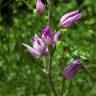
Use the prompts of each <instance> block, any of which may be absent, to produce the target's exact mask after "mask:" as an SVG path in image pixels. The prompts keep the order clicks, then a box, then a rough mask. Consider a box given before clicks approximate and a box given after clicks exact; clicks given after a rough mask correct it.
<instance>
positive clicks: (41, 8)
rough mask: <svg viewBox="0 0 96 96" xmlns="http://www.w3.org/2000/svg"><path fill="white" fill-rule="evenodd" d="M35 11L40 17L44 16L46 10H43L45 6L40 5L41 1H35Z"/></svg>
mask: <svg viewBox="0 0 96 96" xmlns="http://www.w3.org/2000/svg"><path fill="white" fill-rule="evenodd" d="M36 11H37V12H38V13H39V14H40V15H41V16H43V15H44V14H45V11H46V9H45V6H44V4H43V3H42V1H41V0H37V1H36Z"/></svg>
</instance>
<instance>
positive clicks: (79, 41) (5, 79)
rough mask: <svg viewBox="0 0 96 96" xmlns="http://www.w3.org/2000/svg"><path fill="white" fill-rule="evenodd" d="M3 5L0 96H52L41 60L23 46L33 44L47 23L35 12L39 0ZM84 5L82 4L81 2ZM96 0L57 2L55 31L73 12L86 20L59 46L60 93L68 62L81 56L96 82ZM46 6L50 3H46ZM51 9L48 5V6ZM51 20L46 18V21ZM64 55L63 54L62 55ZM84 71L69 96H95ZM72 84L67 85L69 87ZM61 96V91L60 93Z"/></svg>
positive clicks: (56, 61)
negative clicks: (34, 36)
mask: <svg viewBox="0 0 96 96" xmlns="http://www.w3.org/2000/svg"><path fill="white" fill-rule="evenodd" d="M8 1H10V2H9V3H7V1H6V0H1V1H0V11H1V12H0V50H1V51H0V96H46V94H47V96H51V93H50V88H49V85H48V83H47V78H46V76H45V73H43V71H41V69H42V61H41V59H38V60H36V59H34V58H32V57H31V56H30V55H29V54H28V53H27V52H26V50H25V49H24V48H23V46H22V43H23V42H26V43H29V44H31V38H32V36H33V35H34V33H37V34H39V35H40V34H41V29H42V28H43V27H45V22H42V18H41V17H39V16H38V14H37V13H36V12H35V0H13V1H12V0H8ZM81 1H82V2H81ZM94 2H95V0H69V1H67V0H64V1H63V0H55V3H54V6H53V10H54V9H55V10H54V13H53V16H52V17H53V18H52V19H53V20H54V23H53V24H52V26H53V28H56V25H57V24H58V22H59V19H60V17H61V16H62V15H63V14H64V13H66V12H68V11H72V10H77V9H80V10H81V12H82V15H83V16H82V19H81V21H80V22H79V23H77V24H75V25H74V26H72V27H70V28H69V29H67V30H63V31H62V32H63V34H64V35H66V32H67V31H68V35H67V38H64V37H62V38H61V40H62V41H63V44H62V43H61V42H58V44H57V47H56V49H57V52H56V53H55V56H54V61H53V64H54V65H55V66H56V67H55V68H54V65H53V70H57V71H55V72H54V73H53V77H54V78H55V79H54V81H55V83H56V86H57V87H56V88H57V89H59V87H60V85H59V83H60V79H61V75H62V71H63V68H64V66H65V65H66V64H67V62H70V61H71V59H72V58H76V57H78V56H80V57H81V58H82V63H83V64H84V65H85V66H86V68H87V69H88V71H89V72H91V73H92V75H93V76H94V77H95V78H96V64H95V62H96V52H95V48H96V32H95V30H96V26H95V25H96V20H95V15H96V12H95V9H96V3H94ZM45 3H46V2H45ZM46 7H47V4H46ZM47 18H48V17H47V16H45V17H44V19H45V21H46V20H47ZM61 50H62V51H63V52H62V51H61ZM93 84H94V83H93V82H92V80H91V79H90V78H88V76H86V74H85V73H84V72H83V71H82V70H81V71H80V72H79V74H78V75H77V76H76V78H75V81H74V80H73V83H72V86H71V88H72V89H70V90H69V91H71V93H70V92H69V95H68V96H72V95H71V94H73V95H74V96H77V95H78V96H95V95H96V91H95V89H96V85H95V86H93ZM67 85H68V83H67V84H66V87H67ZM58 92H59V90H58Z"/></svg>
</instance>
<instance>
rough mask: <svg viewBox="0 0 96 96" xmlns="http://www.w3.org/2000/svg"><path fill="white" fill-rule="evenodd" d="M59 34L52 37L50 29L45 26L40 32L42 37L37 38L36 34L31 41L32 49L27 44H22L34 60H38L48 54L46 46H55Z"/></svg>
mask: <svg viewBox="0 0 96 96" xmlns="http://www.w3.org/2000/svg"><path fill="white" fill-rule="evenodd" d="M59 37H60V32H57V33H55V35H53V33H52V30H51V27H50V26H46V27H45V28H44V29H43V30H42V36H41V38H39V37H38V36H37V35H36V34H35V36H34V37H33V39H32V42H33V48H32V47H30V46H29V45H27V44H23V45H24V46H25V47H26V48H27V50H28V51H29V52H30V53H31V55H32V56H33V57H35V58H39V57H41V56H46V55H47V54H48V46H47V45H48V44H50V45H55V44H56V42H57V41H58V40H59Z"/></svg>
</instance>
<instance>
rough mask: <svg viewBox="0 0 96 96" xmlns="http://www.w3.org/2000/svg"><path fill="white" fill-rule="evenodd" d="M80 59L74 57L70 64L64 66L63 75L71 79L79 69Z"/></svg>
mask: <svg viewBox="0 0 96 96" xmlns="http://www.w3.org/2000/svg"><path fill="white" fill-rule="evenodd" d="M80 66H81V64H80V59H76V60H75V61H74V62H73V63H72V64H69V65H68V66H66V67H65V69H64V72H63V76H64V78H65V79H67V80H71V79H73V78H74V77H75V75H76V73H77V72H78V70H79V69H80Z"/></svg>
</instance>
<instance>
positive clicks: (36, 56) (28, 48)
mask: <svg viewBox="0 0 96 96" xmlns="http://www.w3.org/2000/svg"><path fill="white" fill-rule="evenodd" d="M23 46H24V47H26V48H27V50H28V51H29V53H30V54H31V55H32V56H33V57H35V58H39V57H40V53H39V52H38V51H37V50H35V49H33V48H32V47H30V46H29V45H27V44H24V43H23Z"/></svg>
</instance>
